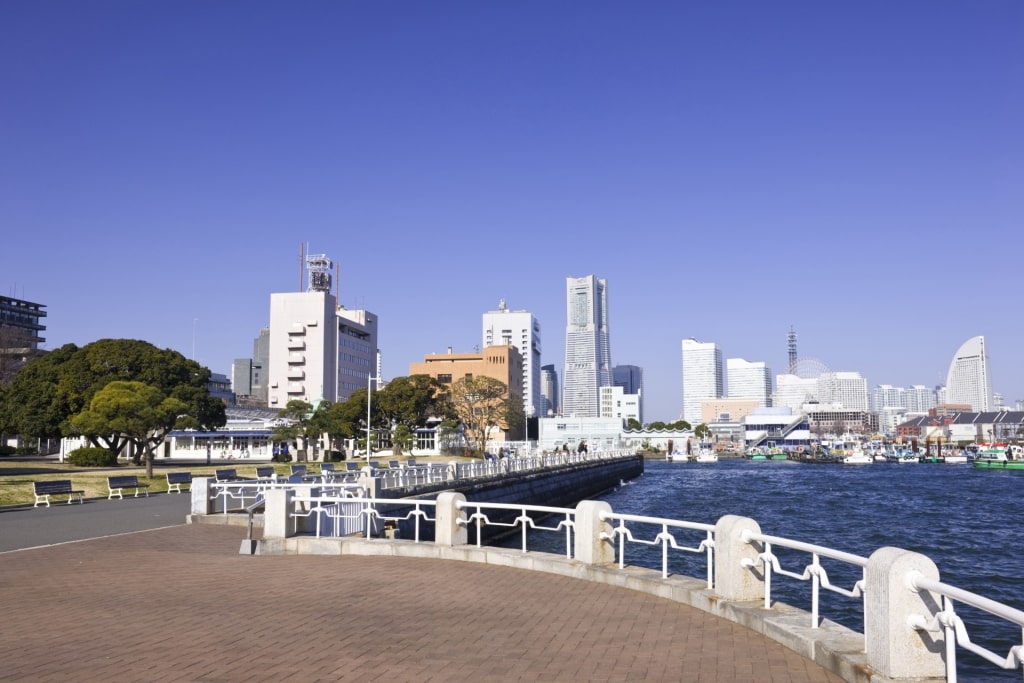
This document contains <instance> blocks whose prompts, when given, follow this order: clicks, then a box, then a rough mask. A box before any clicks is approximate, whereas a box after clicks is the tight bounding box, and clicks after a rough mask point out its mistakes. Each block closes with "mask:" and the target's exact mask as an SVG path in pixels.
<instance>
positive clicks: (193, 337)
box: [192, 318, 199, 360]
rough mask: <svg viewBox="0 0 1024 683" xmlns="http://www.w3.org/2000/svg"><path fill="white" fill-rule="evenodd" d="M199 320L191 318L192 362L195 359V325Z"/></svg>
mask: <svg viewBox="0 0 1024 683" xmlns="http://www.w3.org/2000/svg"><path fill="white" fill-rule="evenodd" d="M197 322H199V318H192V360H195V359H196V323H197Z"/></svg>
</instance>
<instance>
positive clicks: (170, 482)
mask: <svg viewBox="0 0 1024 683" xmlns="http://www.w3.org/2000/svg"><path fill="white" fill-rule="evenodd" d="M182 484H185V485H186V486H191V485H192V473H191V472H168V473H167V493H171V492H174V493H181V485H182Z"/></svg>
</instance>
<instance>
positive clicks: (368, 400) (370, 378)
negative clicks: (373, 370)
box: [366, 373, 380, 464]
mask: <svg viewBox="0 0 1024 683" xmlns="http://www.w3.org/2000/svg"><path fill="white" fill-rule="evenodd" d="M373 380H377V381H378V382H380V375H377V376H376V377H374V376H373V375H371V374H369V373H367V374H366V464H370V404H371V403H372V401H373V393H372V392H371V391H370V382H372V381H373Z"/></svg>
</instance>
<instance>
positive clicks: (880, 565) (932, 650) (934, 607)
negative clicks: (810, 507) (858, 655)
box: [864, 548, 946, 680]
mask: <svg viewBox="0 0 1024 683" xmlns="http://www.w3.org/2000/svg"><path fill="white" fill-rule="evenodd" d="M914 573H919V574H920V575H921V576H923V577H925V578H928V579H932V580H934V581H938V580H939V570H938V569H937V568H936V567H935V563H934V562H932V561H931V559H929V558H928V557H926V556H924V555H921V554H920V553H914V552H910V551H909V550H903V549H902V548H879V549H878V550H876V551H875V552H873V553H872V554H871V556H870V557H869V558H868V567H867V586H866V587H865V590H864V597H865V602H864V635H865V638H866V640H867V655H868V665H869V666H871V668H873V669H874V670H875V671H878V672H879V673H880V674H882V675H883V676H885V677H886V678H889V679H902V678H907V679H911V678H912V679H914V680H918V679H925V678H939V679H943V678H945V675H946V664H945V661H944V641H943V635H942V633H941V632H937V633H932V632H929V631H917V630H915V629H913V628H911V627H910V625H909V624H908V620H909V619H910V617H911V616H914V615H920V616H922V617H924V618H926V619H931V618H932V617H934V616H935V615H936V614H937V613H938V612H940V611H941V610H942V598H941V597H940V596H938V595H935V594H933V593H930V592H928V591H916V590H914V589H912V588H911V587H910V576H911V575H912V574H914Z"/></svg>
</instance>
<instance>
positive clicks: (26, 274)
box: [0, 0, 1024, 420]
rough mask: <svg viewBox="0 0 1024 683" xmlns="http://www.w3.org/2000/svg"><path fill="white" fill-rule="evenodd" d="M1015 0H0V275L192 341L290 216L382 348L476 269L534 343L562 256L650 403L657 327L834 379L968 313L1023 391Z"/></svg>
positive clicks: (235, 297) (441, 336)
mask: <svg viewBox="0 0 1024 683" xmlns="http://www.w3.org/2000/svg"><path fill="white" fill-rule="evenodd" d="M1022 219H1024V3H1022V2H1020V1H1019V0H986V1H985V2H975V1H969V0H963V1H958V2H953V1H944V0H922V1H915V0H900V1H899V2H891V1H889V0H878V1H871V0H867V1H861V2H846V3H837V2H820V1H818V0H815V1H809V2H787V1H784V0H778V1H775V2H761V1H750V2H737V1H728V0H727V1H723V2H697V1H691V2H683V1H675V2H636V3H627V2H603V1H597V0H594V1H590V2H586V3H571V2H550V1H538V2H531V1H529V0H523V1H517V2H500V3H499V2H478V1H472V2H470V1H467V2H445V1H442V0H437V1H432V2H413V1H409V2H387V1H378V2H354V1H353V2H347V1H344V0H332V1H331V2H314V1H306V2H301V3H294V2H254V1H245V2H241V1H229V0H225V1H221V2H207V1H206V0H202V1H200V0H176V1H174V2H170V1H156V2H135V1H134V0H131V1H129V0H124V1H119V2H112V1H101V0H89V1H85V2H83V1H80V0H73V1H71V0H69V1H59V0H40V1H33V2H5V3H2V4H0V226H2V238H0V254H2V259H0V262H2V270H0V286H2V289H0V293H2V294H5V295H8V296H16V297H19V298H25V299H28V300H30V301H35V302H39V303H43V304H45V305H46V306H47V312H48V317H47V319H46V325H47V328H48V329H47V331H46V337H47V344H46V348H51V349H52V348H57V347H58V346H60V345H62V344H64V343H68V342H74V343H76V344H79V345H82V344H86V343H88V342H91V341H93V340H96V339H99V338H104V337H127V338H137V339H145V340H147V341H150V342H152V343H154V344H156V345H158V346H160V347H170V348H174V349H177V350H178V351H180V352H182V353H183V354H185V355H186V356H190V357H191V356H192V355H193V349H194V353H195V357H196V360H198V361H200V362H202V363H203V364H204V365H207V366H208V367H210V369H211V370H213V371H215V372H221V373H225V374H228V373H229V372H230V368H231V362H232V360H233V359H234V358H240V357H247V356H250V355H251V354H252V340H253V338H254V337H255V336H256V335H257V334H258V332H259V329H260V328H261V327H264V326H266V325H267V323H268V318H269V298H270V294H271V293H272V292H279V291H293V290H296V289H298V288H299V249H300V244H303V243H308V245H309V248H310V251H311V252H313V253H325V254H328V255H329V256H330V257H331V258H333V259H334V260H335V261H336V262H338V263H340V266H341V277H340V299H341V302H342V303H343V304H344V305H346V306H347V307H349V308H367V309H369V310H371V311H373V312H374V313H376V314H377V315H378V316H379V317H380V345H381V349H382V352H383V358H384V375H385V377H387V378H391V377H395V376H399V375H405V374H407V373H408V368H409V363H410V362H411V361H415V360H421V359H422V357H423V355H424V354H427V353H443V352H444V351H445V349H446V348H447V347H448V346H451V347H453V348H454V349H455V350H456V351H463V352H466V351H471V350H472V348H473V347H474V345H478V344H480V342H481V326H482V323H481V315H482V314H483V313H484V312H485V311H488V310H494V309H495V308H497V305H498V301H499V299H502V298H504V299H506V301H507V302H508V306H509V307H510V308H512V309H515V310H519V309H527V310H530V311H532V312H533V313H534V314H535V315H536V316H537V318H538V319H539V321H540V323H541V326H542V344H543V362H544V363H551V364H554V365H555V366H556V368H558V370H559V374H560V375H561V374H562V365H563V363H564V344H565V324H566V314H565V279H566V277H569V276H572V277H580V276H583V275H590V274H594V275H597V276H598V277H601V278H605V279H606V280H607V281H608V289H609V309H610V316H609V318H610V324H611V335H610V339H611V350H612V362H613V363H614V364H617V365H618V364H633V365H639V366H642V367H643V368H644V369H645V382H646V385H647V403H646V405H647V413H646V418H647V419H648V420H657V419H661V420H673V419H676V418H677V417H678V415H679V412H680V410H681V405H682V389H681V365H682V364H681V353H680V346H681V344H680V342H681V340H682V339H683V338H687V337H696V338H697V339H699V340H701V341H714V342H717V343H718V344H719V345H720V346H721V347H722V350H723V355H724V356H725V357H742V358H746V359H747V360H751V361H758V360H763V361H766V362H767V363H768V364H769V366H770V367H771V368H772V369H773V371H774V372H776V373H777V372H781V371H782V370H783V369H784V367H785V364H786V334H787V332H788V331H789V329H790V327H791V326H792V327H793V328H794V329H795V330H796V332H797V334H798V336H799V350H800V355H801V356H804V357H813V358H816V359H819V360H821V361H822V362H823V363H825V364H826V365H828V366H829V367H830V368H831V369H833V370H842V371H859V372H861V373H862V374H863V375H864V376H865V377H866V378H867V380H868V386H869V388H870V387H874V386H876V385H878V384H883V383H884V384H894V385H897V386H908V385H910V384H927V385H935V384H938V383H942V382H944V381H945V376H946V371H947V369H948V365H949V362H950V360H951V358H952V355H953V354H954V352H955V351H956V349H957V348H958V347H959V346H960V344H961V343H963V342H964V341H965V340H967V339H968V338H970V337H973V336H975V335H979V334H981V335H985V337H986V342H987V344H988V350H989V356H990V362H991V368H992V376H993V385H994V389H995V390H996V391H998V392H1001V393H1002V394H1003V395H1004V396H1005V397H1006V399H1007V400H1008V401H1013V400H1014V399H1017V398H1024V362H1022V358H1021V339H1022V336H1024V325H1022V322H1021V320H1022V313H1021V310H1022V304H1021V300H1020V297H1019V294H1020V292H1021V280H1022V269H1021V264H1022V261H1024V236H1022V232H1021V229H1022V227H1024V221H1022Z"/></svg>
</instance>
